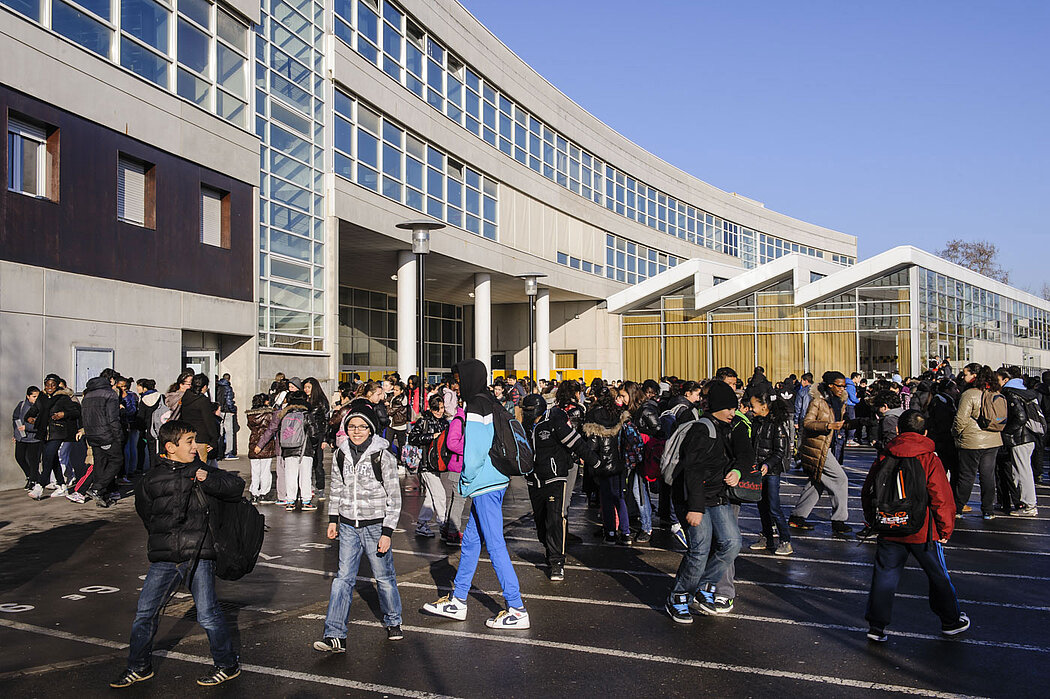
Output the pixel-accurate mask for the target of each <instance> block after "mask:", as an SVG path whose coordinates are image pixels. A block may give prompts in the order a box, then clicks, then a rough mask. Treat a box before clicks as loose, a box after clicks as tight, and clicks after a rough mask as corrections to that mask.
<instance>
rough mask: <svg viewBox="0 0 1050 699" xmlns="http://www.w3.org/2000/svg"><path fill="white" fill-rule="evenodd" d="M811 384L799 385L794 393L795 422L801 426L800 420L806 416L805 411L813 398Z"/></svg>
mask: <svg viewBox="0 0 1050 699" xmlns="http://www.w3.org/2000/svg"><path fill="white" fill-rule="evenodd" d="M813 385H814V384H810V385H809V386H799V388H798V392H797V393H795V424H796V425H798V426H799V427H801V426H802V420H803V419H805V417H806V411H807V410H809V404H810V401H812V400H813V393H812V391H813Z"/></svg>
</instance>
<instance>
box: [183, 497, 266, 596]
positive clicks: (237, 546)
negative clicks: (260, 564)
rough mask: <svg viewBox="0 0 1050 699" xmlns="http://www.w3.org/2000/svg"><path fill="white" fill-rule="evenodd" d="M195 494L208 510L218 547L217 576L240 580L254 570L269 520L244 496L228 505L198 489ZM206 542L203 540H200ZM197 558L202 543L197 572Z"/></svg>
mask: <svg viewBox="0 0 1050 699" xmlns="http://www.w3.org/2000/svg"><path fill="white" fill-rule="evenodd" d="M194 492H196V493H197V497H198V498H200V500H201V504H202V505H204V507H205V508H206V509H207V510H208V528H209V529H211V537H212V544H213V545H214V547H215V575H216V576H217V577H219V578H222V579H223V580H239V579H240V578H242V577H244V576H245V575H247V574H248V573H250V572H252V569H253V568H255V562H256V561H257V560H258V558H259V551H261V550H262V543H263V535H264V534H265V533H266V518H265V517H263V515H262V513H261V512H259V510H257V509H256V508H255V505H253V504H251V503H250V502H248V500H247V499H245V498H243V497H242V498H241V499H240V500H238V501H237V502H225V501H222V500H219V499H218V498H213V497H210V496H208V497H207V498H205V495H204V493H203V492H201V489H200V488H199V487H197V486H194ZM203 543H204V537H201V544H203ZM198 556H200V544H198V546H197V555H196V556H194V564H193V569H194V570H196V567H197V565H196V559H197V557H198ZM192 579H193V574H192V572H191V574H190V580H192Z"/></svg>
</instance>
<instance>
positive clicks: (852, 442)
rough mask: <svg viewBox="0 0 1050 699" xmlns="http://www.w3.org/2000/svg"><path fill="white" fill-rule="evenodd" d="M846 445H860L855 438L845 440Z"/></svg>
mask: <svg viewBox="0 0 1050 699" xmlns="http://www.w3.org/2000/svg"><path fill="white" fill-rule="evenodd" d="M846 446H847V447H859V446H860V442H858V441H857V440H855V439H851V440H849V441H848V442H846Z"/></svg>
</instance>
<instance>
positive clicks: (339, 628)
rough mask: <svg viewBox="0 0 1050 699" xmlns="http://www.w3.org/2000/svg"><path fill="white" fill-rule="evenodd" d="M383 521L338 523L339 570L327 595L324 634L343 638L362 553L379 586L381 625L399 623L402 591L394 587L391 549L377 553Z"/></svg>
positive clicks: (396, 624)
mask: <svg viewBox="0 0 1050 699" xmlns="http://www.w3.org/2000/svg"><path fill="white" fill-rule="evenodd" d="M382 535H383V525H382V524H371V525H369V526H367V527H354V526H352V525H349V524H346V523H344V522H340V523H339V570H338V571H337V572H336V576H335V579H334V580H333V581H332V594H331V597H329V599H328V614H327V615H326V616H325V620H324V635H325V638H346V621H347V618H348V617H349V616H350V602H351V601H352V600H353V598H354V584H355V583H356V582H357V572H358V570H359V569H360V567H361V554H362V553H364V554H365V555H366V556H368V562H369V564H370V565H371V566H372V577H374V578H375V580H376V589H378V590H379V608H380V609H382V610H383V626H400V625H401V595H400V593H398V591H397V575H396V573H395V572H394V552H393V551H387V552H386V553H382V554H381V553H379V537H380V536H382Z"/></svg>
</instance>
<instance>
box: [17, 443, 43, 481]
mask: <svg viewBox="0 0 1050 699" xmlns="http://www.w3.org/2000/svg"><path fill="white" fill-rule="evenodd" d="M41 445H42V442H16V443H15V461H17V462H18V465H19V466H20V467H21V469H22V473H24V474H26V480H30V481H33V482H36V481H37V480H38V478H39V472H40V450H41Z"/></svg>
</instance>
